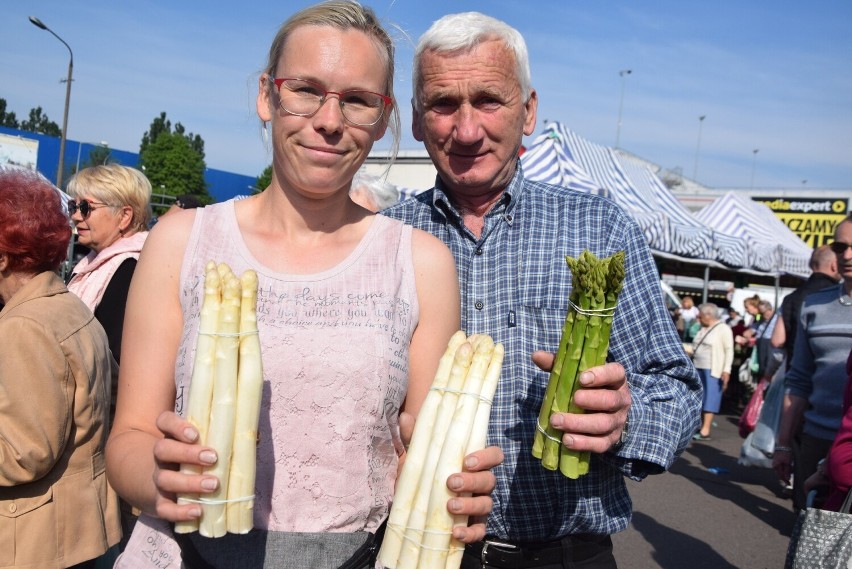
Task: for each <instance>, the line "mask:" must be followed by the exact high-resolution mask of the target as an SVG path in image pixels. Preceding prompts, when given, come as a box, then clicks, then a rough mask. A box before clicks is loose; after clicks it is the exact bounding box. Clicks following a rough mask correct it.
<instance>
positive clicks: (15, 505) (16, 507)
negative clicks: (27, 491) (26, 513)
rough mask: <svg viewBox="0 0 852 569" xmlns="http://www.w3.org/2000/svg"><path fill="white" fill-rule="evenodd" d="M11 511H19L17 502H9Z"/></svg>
mask: <svg viewBox="0 0 852 569" xmlns="http://www.w3.org/2000/svg"><path fill="white" fill-rule="evenodd" d="M9 511H10V512H12V513H13V514H14V513H15V512H17V511H18V505H17V504H14V503H13V504H9Z"/></svg>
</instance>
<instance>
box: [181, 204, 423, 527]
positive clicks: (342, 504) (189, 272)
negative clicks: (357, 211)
mask: <svg viewBox="0 0 852 569" xmlns="http://www.w3.org/2000/svg"><path fill="white" fill-rule="evenodd" d="M411 233H412V229H411V227H409V226H405V225H403V224H402V223H400V222H397V221H395V220H391V219H389V218H387V217H385V216H375V218H374V219H373V223H372V225H371V227H370V228H369V230H368V231H367V233H366V235H365V236H364V238H363V239H362V241H361V243H360V244H358V246H357V247H356V248H355V249H354V250H353V251H352V253H351V254H350V255H349V256H348V257H347V258H346V259H345V260H344V261H342V262H341V263H340V264H339V265H338V266H336V267H333V268H331V269H329V270H327V271H324V272H322V273H318V274H312V275H288V274H281V273H276V272H273V271H271V270H269V269H268V268H266V267H265V266H263V265H261V264H260V263H259V262H258V261H257V260H256V259H255V258H254V257H253V256H252V254H251V253H250V252H249V250H248V248H247V247H246V245H245V243H244V241H243V239H242V235H241V234H240V231H239V228H238V225H237V220H236V216H235V213H234V202H233V201H228V202H224V203H221V204H216V205H211V206H208V207H206V208H204V209H199V210H197V213H196V220H195V225H194V226H193V229H192V232H191V234H190V240H189V244H188V247H187V250H186V255H185V257H184V261H183V268H182V271H181V280H180V283H181V284H180V286H181V304H182V307H183V318H184V330H183V336H182V338H181V345H180V349H179V351H178V357H177V361H176V363H175V386H176V389H177V400H176V402H175V410H176V411H177V412H178V413H179V414H183V413H184V412H185V403H186V398H187V394H188V389H189V383H190V381H191V375H192V362H193V359H194V356H195V342H196V338H197V332H198V319H199V310H200V303H201V300H202V298H203V284H204V267H205V265H206V264H207V262H208V261H210V260H212V261H215V262H217V263H218V262H225V263H227V264H228V265H229V266H230V267H231V270H233V271H234V273H236V274H237V275H239V274H241V273H242V272H243V271H245V270H246V269H253V270H255V271H256V272H257V275H258V279H259V286H258V306H257V312H258V330H259V335H260V342H261V350H262V351H261V353H262V361H263V379H264V393H263V399H262V404H261V415H260V424H259V428H258V434H259V439H260V441H259V444H258V457H257V461H258V469H257V484H256V486H257V488H256V494H255V496H256V498H255V510H254V523H255V527H257V528H260V529H267V530H269V531H288V532H354V531H359V530H366V531H375V529H376V527H378V525H380V523H381V522H382V520H383V519H384V518H385V517H386V516H387V514H388V511H389V507H390V503H391V499H392V497H393V488H394V481H395V478H396V470H397V462H398V461H397V456H398V451H401V448H402V447H401V445H402V443H401V441H400V438H399V423H398V415H399V408H400V405H401V404H402V401H403V399H404V398H405V393H406V391H407V387H408V346H409V343H410V340H411V334H412V332H413V330H414V328H415V326H416V325H417V321H418V303H417V294H416V288H415V282H414V267H413V263H412V257H411Z"/></svg>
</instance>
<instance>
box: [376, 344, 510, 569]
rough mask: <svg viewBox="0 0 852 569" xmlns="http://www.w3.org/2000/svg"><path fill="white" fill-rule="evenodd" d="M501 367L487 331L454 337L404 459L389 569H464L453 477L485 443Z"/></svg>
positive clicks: (498, 348) (388, 541)
mask: <svg viewBox="0 0 852 569" xmlns="http://www.w3.org/2000/svg"><path fill="white" fill-rule="evenodd" d="M502 365H503V345H502V344H496V345H495V344H494V341H493V340H492V339H491V337H490V336H487V335H472V336H470V337H466V336H465V333H464V332H462V331H459V332H456V333H455V334H454V335H453V337H452V338H451V339H450V342H449V344H448V346H447V350H446V351H445V352H444V355H443V356H442V357H441V360H440V362H439V364H438V371H437V373H436V374H435V379H434V381H433V382H432V389H431V390H430V391H429V394H428V395H427V396H426V400H425V401H424V402H423V406H422V407H421V409H420V413H419V415H418V417H417V423H416V425H415V427H414V433H413V435H412V437H411V444H410V446H409V447H408V453H407V454H406V457H405V463H404V464H403V467H402V472H401V473H400V476H399V479H398V480H397V485H396V491H395V493H394V501H393V507H392V508H391V511H390V514H389V516H388V523H387V531H386V533H385V537H384V541H383V542H382V548H381V550H380V551H379V561H380V562H381V563H382V565H383V566H384V567H385V568H387V569H406V568H407V569H417V568H420V569H458V567H459V566H460V565H461V556H462V554H463V552H464V544H462V543H461V542H459V541H457V540H455V539H454V538H453V537H452V530H453V527H454V526H456V525H465V526H466V525H467V517H466V516H465V517H461V516H453V515H451V514H450V513H449V512H448V511H447V502H448V501H449V500H450V499H451V498H453V497H454V496H455V494H454V493H453V492H451V491H450V490H449V489H448V488H447V479H448V478H449V476H450V475H451V474H453V473H456V472H461V470H462V463H463V460H464V457H465V456H466V455H468V454H469V453H471V452H474V451H476V450H480V449H482V448H485V444H486V435H487V433H488V420H489V417H490V413H491V400H492V398H493V397H494V392H495V391H496V389H497V380H498V379H499V377H500V368H501V367H502Z"/></svg>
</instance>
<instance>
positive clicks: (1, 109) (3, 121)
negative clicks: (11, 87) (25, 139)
mask: <svg viewBox="0 0 852 569" xmlns="http://www.w3.org/2000/svg"><path fill="white" fill-rule="evenodd" d="M0 126H5V127H9V128H19V127H20V123H19V122H18V119H17V117H15V113H7V112H6V99H0Z"/></svg>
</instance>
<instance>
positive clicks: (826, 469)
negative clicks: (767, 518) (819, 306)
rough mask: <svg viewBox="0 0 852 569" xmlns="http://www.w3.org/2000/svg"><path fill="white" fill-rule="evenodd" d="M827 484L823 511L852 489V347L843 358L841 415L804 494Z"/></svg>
mask: <svg viewBox="0 0 852 569" xmlns="http://www.w3.org/2000/svg"><path fill="white" fill-rule="evenodd" d="M821 487H827V488H826V492H827V495H826V497H825V500H824V501H823V503H822V505H821V506H820V507H821V508H822V509H823V510H830V511H832V512H837V511H838V510H840V506H841V505H842V504H843V500H845V499H846V495H847V494H848V493H849V488H852V350H850V351H849V357H848V358H846V391H845V393H844V394H843V418H842V419H841V421H840V428H839V429H838V430H837V435H835V437H834V442H833V443H831V449H830V450H829V451H828V455H827V456H826V457H825V458H824V459H822V460H820V461H819V462H818V463H817V469H816V472H814V473H813V474H812V475H811V477H810V478H808V479H807V480H806V481H805V493H806V494H807V493H808V492H809V491H810V490H813V489H816V490H819V489H820V488H821Z"/></svg>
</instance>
